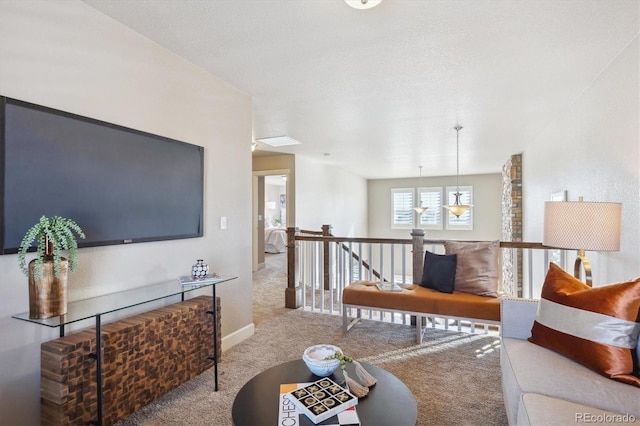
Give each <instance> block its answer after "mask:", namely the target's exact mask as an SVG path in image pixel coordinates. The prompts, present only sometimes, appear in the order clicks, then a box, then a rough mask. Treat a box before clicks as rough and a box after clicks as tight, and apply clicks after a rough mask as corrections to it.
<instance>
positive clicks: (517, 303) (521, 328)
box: [500, 297, 538, 340]
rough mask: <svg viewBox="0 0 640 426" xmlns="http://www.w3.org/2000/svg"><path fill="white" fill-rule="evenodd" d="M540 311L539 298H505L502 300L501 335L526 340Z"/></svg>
mask: <svg viewBox="0 0 640 426" xmlns="http://www.w3.org/2000/svg"><path fill="white" fill-rule="evenodd" d="M537 312H538V300H537V299H519V298H518V299H516V298H508V297H507V298H503V299H502V300H501V301H500V318H501V320H500V335H501V336H502V337H510V338H514V339H521V340H526V339H528V338H529V337H530V336H531V327H533V322H534V321H535V319H536V313H537Z"/></svg>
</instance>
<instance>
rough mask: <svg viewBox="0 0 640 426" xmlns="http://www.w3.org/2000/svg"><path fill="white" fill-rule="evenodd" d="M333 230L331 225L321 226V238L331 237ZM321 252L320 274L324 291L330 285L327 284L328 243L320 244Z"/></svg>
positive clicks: (328, 276)
mask: <svg viewBox="0 0 640 426" xmlns="http://www.w3.org/2000/svg"><path fill="white" fill-rule="evenodd" d="M332 229H333V227H332V226H331V225H322V236H323V237H331V236H332V234H331V230H332ZM322 252H323V256H322V272H323V274H322V275H323V277H322V279H323V283H324V289H325V290H329V289H330V288H331V287H330V284H329V278H330V269H329V268H330V265H329V257H330V256H329V241H324V242H323V243H322Z"/></svg>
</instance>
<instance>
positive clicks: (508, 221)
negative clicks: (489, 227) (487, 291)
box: [502, 154, 523, 296]
mask: <svg viewBox="0 0 640 426" xmlns="http://www.w3.org/2000/svg"><path fill="white" fill-rule="evenodd" d="M522 229H523V226H522V154H516V155H512V156H511V158H509V160H507V162H506V163H505V164H504V166H503V167H502V240H503V241H522ZM502 260H503V263H502V290H503V291H505V292H507V293H508V294H512V295H514V296H522V264H523V263H522V249H509V250H506V251H505V252H504V253H503V257H502ZM511 283H515V285H514V286H513V287H511V285H510V284H511Z"/></svg>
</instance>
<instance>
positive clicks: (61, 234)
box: [18, 216, 85, 318]
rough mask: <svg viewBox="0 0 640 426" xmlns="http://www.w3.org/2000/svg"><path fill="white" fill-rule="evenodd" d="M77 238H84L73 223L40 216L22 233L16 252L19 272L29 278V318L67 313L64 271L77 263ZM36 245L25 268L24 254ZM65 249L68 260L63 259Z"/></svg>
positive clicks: (80, 230) (73, 267) (60, 218)
mask: <svg viewBox="0 0 640 426" xmlns="http://www.w3.org/2000/svg"><path fill="white" fill-rule="evenodd" d="M76 235H77V236H78V237H80V238H85V235H84V232H82V229H80V227H79V226H78V224H77V223H76V222H74V221H73V220H71V219H67V218H64V217H59V216H54V217H52V218H48V217H46V216H42V217H41V218H40V220H39V221H38V223H36V224H35V225H33V226H32V227H31V228H30V229H29V230H28V231H27V233H26V234H25V236H24V238H23V239H22V242H21V243H20V248H19V249H18V262H19V264H20V269H21V270H22V272H24V274H25V275H27V276H28V277H29V317H30V318H48V317H52V316H57V315H64V314H65V313H66V312H67V271H68V269H71V271H75V269H76V265H77V264H78V243H77V241H76ZM34 242H36V243H37V246H36V257H35V259H33V260H32V261H31V262H29V265H28V266H27V261H26V254H27V251H28V250H29V248H31V246H32V245H33V243H34ZM62 250H68V253H69V254H68V256H69V258H68V260H67V259H66V258H64V257H62V255H61V252H62Z"/></svg>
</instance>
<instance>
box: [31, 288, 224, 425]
mask: <svg viewBox="0 0 640 426" xmlns="http://www.w3.org/2000/svg"><path fill="white" fill-rule="evenodd" d="M216 299H217V303H216V304H217V307H216V309H215V311H214V310H213V298H212V297H211V296H200V297H195V298H193V299H189V300H187V301H183V302H179V303H175V304H172V305H168V306H165V307H162V308H159V309H155V310H152V311H149V312H145V313H142V314H139V315H135V316H132V317H129V318H125V319H121V320H118V321H115V322H112V323H108V324H104V325H102V327H101V329H100V334H99V336H100V337H101V341H102V342H101V346H102V357H101V358H102V360H101V364H102V365H101V368H102V375H101V377H102V384H101V387H102V397H101V399H102V401H101V404H99V403H98V395H99V393H98V392H97V391H96V387H97V384H96V368H97V367H98V366H97V362H96V359H95V358H96V357H95V355H93V356H92V354H95V353H96V330H95V329H88V330H83V331H79V332H77V333H69V334H67V335H66V336H64V337H61V338H59V339H56V340H52V341H49V342H45V343H43V344H42V346H41V424H43V425H60V424H78V425H80V424H82V425H86V424H89V423H91V422H93V421H94V420H95V419H96V418H100V417H101V418H102V424H104V425H111V424H114V423H115V422H116V421H118V420H120V419H123V418H125V417H127V416H129V415H131V414H132V413H134V412H135V411H137V410H139V409H140V408H142V407H144V406H145V405H147V404H149V403H150V402H152V401H153V400H155V399H156V398H158V397H159V396H161V395H163V394H165V393H167V392H168V391H170V390H172V389H174V388H176V387H177V386H179V385H180V384H182V383H184V382H186V381H188V380H190V379H192V378H194V377H196V376H197V375H199V374H201V373H202V372H203V371H205V370H207V369H208V368H210V367H211V366H213V365H214V362H213V360H212V358H213V357H210V356H208V355H211V354H212V351H211V336H212V335H214V328H213V322H214V321H212V320H211V313H212V312H216V313H217V315H216V317H217V318H216V319H217V321H215V322H216V323H217V324H216V325H217V328H218V330H216V331H217V332H216V333H215V336H216V338H217V340H218V342H217V345H215V346H217V348H216V349H217V354H216V356H217V357H218V359H220V358H219V357H220V355H221V349H220V348H221V346H220V342H219V340H220V335H221V333H220V299H219V298H216ZM100 406H101V408H102V410H101V411H102V413H101V416H98V408H99V407H100Z"/></svg>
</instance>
